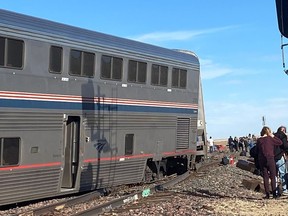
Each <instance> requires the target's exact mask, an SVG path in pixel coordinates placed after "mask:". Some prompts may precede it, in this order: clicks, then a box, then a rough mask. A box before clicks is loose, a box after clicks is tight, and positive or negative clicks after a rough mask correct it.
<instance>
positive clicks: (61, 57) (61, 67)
mask: <svg viewBox="0 0 288 216" xmlns="http://www.w3.org/2000/svg"><path fill="white" fill-rule="evenodd" d="M53 48H57V49H60V50H61V53H60V55H61V56H60V59H56V61H57V60H60V61H61V62H60V71H56V70H52V69H51V65H52V64H55V63H53V62H52V49H53ZM54 62H55V61H54ZM53 67H54V66H53ZM62 71H63V47H61V46H55V45H52V46H50V50H49V72H50V73H55V74H61V73H62Z"/></svg>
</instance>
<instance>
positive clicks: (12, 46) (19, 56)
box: [7, 39, 23, 68]
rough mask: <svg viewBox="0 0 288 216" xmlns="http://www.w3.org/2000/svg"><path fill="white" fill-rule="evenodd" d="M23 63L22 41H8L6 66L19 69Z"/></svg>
mask: <svg viewBox="0 0 288 216" xmlns="http://www.w3.org/2000/svg"><path fill="white" fill-rule="evenodd" d="M22 61H23V41H19V40H14V39H8V52H7V66H9V67H16V68H21V67H22Z"/></svg>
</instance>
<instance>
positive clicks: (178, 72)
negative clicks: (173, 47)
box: [172, 68, 187, 88]
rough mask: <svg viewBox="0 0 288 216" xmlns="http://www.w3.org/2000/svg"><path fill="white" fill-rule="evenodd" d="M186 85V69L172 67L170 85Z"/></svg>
mask: <svg viewBox="0 0 288 216" xmlns="http://www.w3.org/2000/svg"><path fill="white" fill-rule="evenodd" d="M186 86H187V70H183V69H179V68H173V70H172V87H174V88H186Z"/></svg>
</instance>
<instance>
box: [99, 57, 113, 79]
mask: <svg viewBox="0 0 288 216" xmlns="http://www.w3.org/2000/svg"><path fill="white" fill-rule="evenodd" d="M111 67H112V57H110V56H102V58H101V77H102V78H105V79H110V78H111Z"/></svg>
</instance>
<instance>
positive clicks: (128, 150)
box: [125, 134, 134, 155]
mask: <svg viewBox="0 0 288 216" xmlns="http://www.w3.org/2000/svg"><path fill="white" fill-rule="evenodd" d="M133 145H134V134H126V136H125V155H132V154H133Z"/></svg>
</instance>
